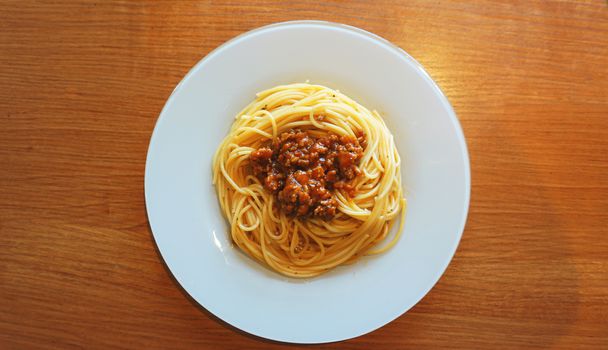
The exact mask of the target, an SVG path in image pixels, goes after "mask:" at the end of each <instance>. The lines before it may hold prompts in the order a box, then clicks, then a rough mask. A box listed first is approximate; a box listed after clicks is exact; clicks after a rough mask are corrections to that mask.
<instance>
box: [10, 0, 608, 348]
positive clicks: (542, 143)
mask: <svg viewBox="0 0 608 350" xmlns="http://www.w3.org/2000/svg"><path fill="white" fill-rule="evenodd" d="M295 19H322V20H330V21H335V22H342V23H346V24H350V25H354V26H358V27H361V28H363V29H366V30H369V31H371V32H374V33H376V34H379V35H380V36H383V37H384V38H386V39H388V40H390V41H392V42H394V43H396V44H397V45H399V46H401V47H402V48H404V49H405V50H406V51H407V52H409V53H410V54H411V55H412V56H413V57H415V58H416V59H417V60H418V61H419V62H420V63H421V64H422V65H423V66H424V67H425V68H426V69H427V71H428V72H429V73H430V75H431V76H432V77H433V78H434V79H435V80H436V81H437V83H438V84H439V86H440V87H441V88H442V89H443V91H444V92H445V94H446V95H447V96H448V99H449V100H450V102H451V103H452V105H453V106H454V109H455V110H456V113H457V115H458V117H459V118H460V121H461V123H462V126H463V129H464V132H465V135H466V138H467V143H468V147H469V152H470V158H471V170H472V193H471V206H470V212H469V218H468V222H467V226H466V229H465V232H464V236H463V238H462V241H461V243H460V246H459V248H458V251H457V253H456V255H455V257H454V259H453V261H452V263H451V265H450V266H449V268H448V269H447V271H446V273H445V275H444V276H443V277H442V278H441V280H440V281H439V283H438V284H437V285H436V286H435V288H434V289H433V290H432V291H431V292H430V293H429V294H428V295H427V296H426V297H425V298H424V299H423V300H422V301H421V302H420V303H419V304H418V305H416V306H415V307H414V308H413V309H412V310H410V311H409V312H408V313H407V314H405V315H403V316H401V317H399V318H398V319H397V320H395V321H394V322H392V323H390V324H388V325H386V326H385V327H382V328H381V329H379V330H377V331H374V332H372V333H370V334H368V335H365V336H362V337H359V338H356V339H352V340H348V341H344V342H340V343H336V344H330V345H321V346H319V347H320V348H327V349H329V348H332V349H333V348H344V349H367V348H370V347H372V346H373V347H374V348H386V349H395V348H406V347H407V348H417V349H423V348H428V349H438V348H464V349H473V348H479V349H498V348H512V349H519V348H527V347H530V348H566V349H572V348H590V349H592V348H602V347H603V348H604V349H605V348H606V344H608V4H607V2H606V1H602V0H596V1H545V0H535V1H511V2H508V1H500V2H485V1H478V2H475V3H474V4H473V3H464V2H451V1H407V2H406V1H403V2H399V1H378V2H375V3H372V2H369V3H368V2H366V1H354V2H351V3H346V2H333V1H313V2H312V3H309V4H304V3H303V2H301V1H289V2H286V3H285V2H273V1H257V2H255V3H253V2H251V3H249V2H247V3H246V2H243V3H242V4H238V3H237V2H235V1H184V2H173V1H133V2H128V1H98V2H95V1H52V2H51V1H48V2H38V1H2V2H1V3H0V348H3V349H10V348H18V349H24V348H83V347H84V348H218V349H219V348H226V349H228V348H233V349H237V348H250V349H278V348H282V347H290V346H292V345H288V344H281V343H275V342H270V341H267V340H264V339H260V338H256V337H253V336H250V335H247V334H245V333H243V332H241V331H238V330H235V329H234V328H232V327H231V326H229V325H227V324H225V323H223V322H222V321H220V320H218V319H216V318H215V317H213V316H212V315H210V314H209V313H208V312H206V311H205V310H204V309H202V308H200V307H198V306H197V305H196V303H195V302H194V301H193V300H191V299H190V298H189V297H188V296H186V294H185V292H184V291H183V290H182V289H181V287H180V286H179V285H178V284H177V283H176V281H175V280H174V279H173V278H172V277H171V274H170V273H169V271H168V270H167V268H166V266H165V265H164V263H163V261H162V259H161V257H160V256H159V254H158V251H157V249H156V247H155V244H154V241H153V239H152V235H151V232H150V228H149V226H148V221H147V218H146V211H145V203H144V189H143V174H144V166H145V158H146V150H147V146H148V141H149V138H150V134H151V132H152V129H153V127H154V124H155V122H156V119H157V116H158V114H159V112H160V110H161V108H162V107H163V104H164V103H165V101H166V99H167V98H168V97H169V95H170V94H171V91H172V90H173V88H174V87H175V85H176V84H177V83H178V82H179V81H180V79H181V78H182V77H183V76H184V74H185V73H186V72H187V71H188V70H189V69H190V68H191V67H192V66H193V65H194V64H195V63H196V62H197V61H198V60H199V59H201V58H202V57H203V56H205V55H206V54H207V53H208V52H209V51H211V50H212V49H213V48H215V47H217V46H218V45H220V44H221V43H223V42H224V41H226V40H228V39H230V38H232V37H234V36H235V35H238V34H240V33H243V32H245V31H247V30H250V29H253V28H256V27H259V26H261V25H264V24H269V23H273V22H279V21H285V20H295Z"/></svg>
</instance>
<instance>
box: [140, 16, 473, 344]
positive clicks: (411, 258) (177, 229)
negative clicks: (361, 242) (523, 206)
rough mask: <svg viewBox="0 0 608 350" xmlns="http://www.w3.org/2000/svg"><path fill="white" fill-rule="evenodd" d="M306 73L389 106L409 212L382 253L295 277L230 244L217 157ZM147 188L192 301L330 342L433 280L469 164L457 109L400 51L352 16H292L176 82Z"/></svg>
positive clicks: (389, 314)
mask: <svg viewBox="0 0 608 350" xmlns="http://www.w3.org/2000/svg"><path fill="white" fill-rule="evenodd" d="M305 80H310V81H311V83H317V84H324V85H327V86H329V87H332V88H335V89H338V90H340V91H342V92H344V93H346V94H347V95H348V96H350V97H352V98H354V99H355V100H356V101H358V102H359V103H361V104H363V105H364V106H366V107H368V108H370V109H377V110H378V111H379V112H380V113H381V114H382V116H383V117H384V118H385V120H386V122H387V124H388V126H389V128H390V130H391V131H392V132H393V134H394V135H395V139H396V141H397V147H398V149H399V152H400V154H401V156H402V159H403V162H404V165H403V166H402V169H403V170H402V171H403V183H404V186H405V191H406V198H407V200H408V208H407V218H406V224H405V231H404V233H403V237H402V238H401V240H400V241H399V243H398V244H397V245H396V246H395V247H394V248H393V249H392V250H390V251H389V252H388V253H386V254H383V255H380V256H375V257H369V258H365V259H363V260H361V261H359V262H358V263H356V264H353V265H350V266H345V267H339V268H337V269H335V270H333V271H331V272H329V273H327V274H325V275H323V276H320V277H317V278H313V279H307V280H294V279H289V278H286V277H283V276H281V275H278V274H276V273H274V272H271V271H269V270H267V269H265V268H264V267H261V266H260V265H259V264H258V263H256V262H254V261H253V260H251V259H249V258H248V257H246V256H245V255H244V254H242V253H241V252H240V251H238V250H237V249H236V248H235V247H234V246H233V245H232V244H231V243H230V239H229V235H228V227H227V223H226V221H225V220H224V218H223V217H222V214H221V213H220V209H219V205H218V202H217V198H216V194H215V191H214V188H213V186H212V184H211V158H212V155H213V153H214V151H215V149H216V147H217V146H218V145H219V143H220V141H221V140H222V138H223V137H224V136H225V135H226V134H227V132H228V129H229V127H230V125H231V123H232V122H233V120H234V116H235V114H236V113H237V112H238V111H239V110H241V109H242V108H243V107H244V106H245V105H246V104H247V103H249V102H250V101H251V100H253V99H254V98H255V93H256V92H258V91H261V90H264V89H266V88H270V87H272V86H275V85H278V84H285V83H292V82H303V81H305ZM145 190H146V206H147V211H148V218H149V220H150V226H151V228H152V232H153V234H154V238H155V240H156V243H157V244H158V248H159V250H160V252H161V254H162V256H163V258H164V260H165V262H166V263H167V265H168V266H169V268H170V269H171V272H172V273H173V275H174V276H175V278H176V279H177V281H179V283H180V284H181V285H182V287H183V288H184V289H185V290H186V291H187V292H188V293H189V294H190V295H191V296H192V297H193V298H194V299H195V300H196V301H197V302H199V303H200V304H201V305H202V306H203V307H204V308H206V309H207V310H209V311H210V312H212V313H213V314H214V315H216V316H217V317H219V318H221V319H222V320H224V321H226V322H228V323H230V324H231V325H233V326H235V327H238V328H240V329H242V330H243V331H245V332H249V333H251V334H255V335H257V336H260V337H264V338H269V339H274V340H279V341H285V342H294V343H323V342H331V341H338V340H343V339H348V338H353V337H356V336H359V335H362V334H365V333H367V332H370V331H372V330H374V329H377V328H379V327H381V326H383V325H385V324H386V323H388V322H390V321H392V320H393V319H395V318H396V317H398V316H399V315H401V314H403V313H404V312H406V311H407V310H408V309H410V308H411V307H412V306H414V304H416V303H417V302H418V301H419V300H420V299H422V297H423V296H424V295H425V294H426V293H427V292H428V291H429V290H430V289H431V288H432V287H433V285H434V284H435V283H436V282H437V280H438V279H439V277H440V276H441V274H442V273H443V271H444V270H445V269H446V267H447V265H448V263H449V262H450V259H451V258H452V256H453V254H454V252H455V250H456V247H457V246H458V242H459V240H460V237H461V235H462V231H463V229H464V224H465V221H466V216H467V210H468V206H469V191H470V176H469V159H468V154H467V149H466V144H465V140H464V136H463V134H462V130H461V128H460V125H459V123H458V120H457V118H456V115H455V114H454V111H453V110H452V107H451V106H450V104H449V103H448V101H447V99H446V98H445V96H444V95H443V94H442V93H441V91H440V90H439V88H438V87H437V85H435V83H434V82H433V80H431V78H430V77H429V76H428V75H427V73H425V71H424V70H423V69H422V67H421V66H420V65H419V64H418V63H417V62H416V61H415V60H414V59H413V58H411V57H410V56H408V55H407V54H406V53H405V52H404V51H402V50H401V49H399V48H398V47H396V46H394V45H392V44H391V43H389V42H387V41H386V40H384V39H382V38H380V37H378V36H376V35H373V34H371V33H368V32H366V31H363V30H361V29H357V28H353V27H349V26H345V25H339V24H333V23H327V22H318V21H298V22H286V23H279V24H274V25H270V26H266V27H263V28H259V29H256V30H253V31H251V32H248V33H246V34H243V35H241V36H238V37H236V38H234V39H232V40H230V41H228V42H227V43H225V44H223V45H222V46H220V47H219V48H217V49H216V50H215V51H213V52H212V53H210V54H209V55H207V56H206V57H205V58H204V59H202V60H201V61H200V62H199V63H198V64H197V65H196V66H195V67H194V68H193V69H192V70H191V71H190V72H189V73H188V74H187V75H186V77H185V78H184V79H183V80H182V82H181V83H179V85H178V86H177V87H176V88H175V91H174V92H173V94H172V95H171V97H170V98H169V100H168V101H167V104H166V105H165V107H164V109H163V111H162V113H161V114H160V117H159V119H158V122H157V124H156V127H155V129H154V133H153V135H152V138H151V140H150V147H149V150H148V158H147V161H146V179H145Z"/></svg>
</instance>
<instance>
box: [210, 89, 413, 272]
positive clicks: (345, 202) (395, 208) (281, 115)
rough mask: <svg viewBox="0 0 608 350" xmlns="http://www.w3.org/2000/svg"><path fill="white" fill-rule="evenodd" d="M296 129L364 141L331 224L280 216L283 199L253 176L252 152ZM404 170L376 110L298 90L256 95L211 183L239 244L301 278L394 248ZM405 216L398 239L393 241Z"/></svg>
mask: <svg viewBox="0 0 608 350" xmlns="http://www.w3.org/2000/svg"><path fill="white" fill-rule="evenodd" d="M319 116H322V117H319ZM290 130H303V131H306V132H307V133H308V134H310V135H313V136H314V137H323V136H327V135H332V134H333V135H337V136H347V137H352V138H353V139H354V138H356V137H357V135H360V134H363V135H364V137H365V144H366V146H365V148H364V149H363V151H362V155H361V157H360V160H359V163H358V169H359V170H360V172H359V174H358V176H356V177H354V178H353V179H352V180H351V182H350V185H349V186H350V188H351V190H350V191H348V190H347V189H345V188H336V189H334V190H333V192H332V196H333V200H334V201H335V203H337V211H336V214H335V216H333V217H332V218H331V219H330V220H328V219H324V218H321V217H315V216H307V217H299V216H293V215H288V214H287V213H285V212H284V211H283V210H280V208H279V207H278V203H277V197H275V196H273V194H272V193H271V192H270V191H268V190H267V189H266V188H265V187H264V183H263V182H262V181H260V179H259V178H258V177H256V176H255V175H254V174H253V172H252V170H251V169H252V166H251V160H250V157H251V154H252V152H254V151H256V150H257V149H259V148H260V147H263V146H264V145H265V144H268V143H270V142H273V141H274V142H276V140H277V139H278V138H279V137H280V135H281V134H282V133H284V132H287V131H290ZM400 167H401V160H400V157H399V154H398V152H397V149H396V147H395V143H394V139H393V136H392V134H391V133H390V131H389V130H388V128H387V127H386V125H385V123H384V121H383V120H382V118H381V117H380V115H379V114H378V113H377V112H376V111H373V112H371V111H369V110H368V109H366V108H365V107H363V106H361V105H360V104H358V103H357V102H355V101H353V100H352V99H350V98H349V97H347V96H345V95H344V94H342V93H340V92H338V91H335V90H332V89H330V88H327V87H324V86H321V85H312V84H308V83H298V84H291V85H281V86H276V87H274V88H271V89H268V90H265V91H262V92H260V93H258V94H257V98H256V99H255V100H254V101H253V102H251V103H250V104H249V105H248V106H247V107H245V108H244V109H243V110H242V111H241V112H240V113H239V114H238V115H237V116H236V120H235V121H234V124H233V125H232V128H231V129H230V132H229V133H228V135H227V136H226V138H225V139H224V140H223V142H222V143H221V144H220V146H219V147H218V149H217V152H216V153H215V155H214V157H213V183H214V185H215V187H216V191H217V194H218V199H219V202H220V206H221V208H222V211H223V213H224V215H225V217H226V218H227V220H228V222H229V224H230V230H231V231H230V234H231V237H232V240H233V242H234V243H235V244H236V245H237V246H238V247H239V248H240V249H241V250H242V251H243V252H245V253H246V254H248V255H249V256H251V257H252V258H254V259H255V260H257V261H259V262H261V263H263V264H264V265H266V266H268V267H270V268H271V269H273V270H275V271H277V272H279V273H281V274H283V275H286V276H290V277H297V278H303V277H313V276H317V275H320V274H322V273H324V272H326V271H328V270H330V269H332V268H334V267H336V266H338V265H342V264H347V263H351V262H354V261H355V260H356V259H357V258H359V257H360V256H362V255H369V254H379V253H383V252H385V251H386V250H388V249H390V248H391V247H392V246H394V245H395V243H396V242H397V240H398V239H399V237H400V235H401V232H402V230H403V224H404V215H405V206H406V201H405V199H404V197H403V190H402V186H401V171H400ZM400 214H401V220H400V227H399V229H398V231H397V234H395V235H393V236H392V237H388V236H389V232H390V231H391V227H392V226H393V224H394V223H395V222H396V221H397V218H398V217H399V216H400ZM382 243H384V244H382Z"/></svg>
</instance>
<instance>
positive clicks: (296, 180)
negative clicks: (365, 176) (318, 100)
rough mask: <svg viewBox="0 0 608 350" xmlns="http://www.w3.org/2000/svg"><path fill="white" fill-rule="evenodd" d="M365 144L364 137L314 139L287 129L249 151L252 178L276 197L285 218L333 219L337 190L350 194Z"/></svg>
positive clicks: (358, 172)
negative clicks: (255, 178) (334, 192)
mask: <svg viewBox="0 0 608 350" xmlns="http://www.w3.org/2000/svg"><path fill="white" fill-rule="evenodd" d="M365 146H366V140H365V135H364V134H363V133H362V132H359V133H358V134H357V135H356V138H355V137H352V136H338V135H334V134H330V135H327V136H323V137H315V136H313V135H311V134H310V133H309V132H307V131H305V130H297V129H296V130H289V131H287V132H283V133H281V134H280V135H279V136H278V137H277V139H275V140H274V141H273V142H271V143H270V144H268V145H264V146H262V147H260V148H259V149H257V150H255V151H253V152H252V153H251V155H250V162H251V166H252V169H253V174H254V175H255V176H256V177H257V178H258V179H259V180H260V181H261V182H262V184H263V185H264V188H265V189H266V190H268V191H270V192H271V193H273V195H274V196H275V198H276V203H277V206H278V207H279V209H281V210H283V211H284V212H285V213H286V214H287V215H289V216H296V217H310V216H315V217H320V218H322V219H324V220H330V219H332V218H333V217H334V216H335V215H336V213H337V208H338V203H337V202H336V200H335V199H334V198H333V196H332V191H334V190H336V189H342V190H344V191H345V192H346V193H347V194H348V195H350V196H353V190H354V188H353V186H352V185H351V184H350V182H351V180H353V179H354V178H355V177H356V176H357V175H359V174H360V170H359V168H358V166H357V165H358V164H359V160H360V159H361V156H362V155H363V149H364V148H365Z"/></svg>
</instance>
